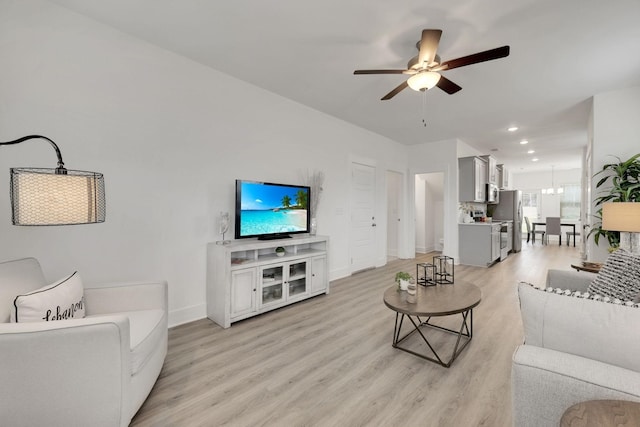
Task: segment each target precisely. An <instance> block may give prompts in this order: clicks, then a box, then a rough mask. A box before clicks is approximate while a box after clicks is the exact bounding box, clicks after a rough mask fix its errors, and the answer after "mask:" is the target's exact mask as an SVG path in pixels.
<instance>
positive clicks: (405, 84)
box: [380, 81, 409, 101]
mask: <svg viewBox="0 0 640 427" xmlns="http://www.w3.org/2000/svg"><path fill="white" fill-rule="evenodd" d="M408 86H409V83H407V82H406V81H404V82H402V83H401V84H400V85H399V86H398V87H396V88H395V89H394V90H392V91H391V92H389V93H388V94H386V95H385V96H383V97H382V98H381V99H380V101H387V100H389V99H391V98H393V97H394V96H396V95H397V94H399V93H400V92H401V91H402V90H404V89H406V88H407V87H408Z"/></svg>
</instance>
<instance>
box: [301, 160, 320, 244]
mask: <svg viewBox="0 0 640 427" xmlns="http://www.w3.org/2000/svg"><path fill="white" fill-rule="evenodd" d="M304 183H305V185H306V186H307V187H309V188H310V189H311V195H310V197H311V201H310V202H311V203H310V205H309V207H310V209H311V212H310V214H311V229H310V234H311V235H312V236H315V235H316V233H317V232H318V204H319V203H320V196H321V195H322V184H323V183H324V172H322V171H318V170H315V171H313V173H309V171H307V175H306V176H305V177H304Z"/></svg>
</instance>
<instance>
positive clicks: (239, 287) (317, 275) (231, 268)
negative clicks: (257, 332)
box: [207, 235, 329, 328]
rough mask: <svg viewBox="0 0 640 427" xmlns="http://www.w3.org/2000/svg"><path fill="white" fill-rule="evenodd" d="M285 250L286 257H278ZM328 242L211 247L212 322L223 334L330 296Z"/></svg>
mask: <svg viewBox="0 0 640 427" xmlns="http://www.w3.org/2000/svg"><path fill="white" fill-rule="evenodd" d="M280 246H281V247H283V248H284V249H285V254H284V255H283V256H277V255H276V252H275V250H276V248H277V247H280ZM328 252H329V237H327V236H306V235H305V236H301V237H292V238H290V239H279V240H255V239H251V240H234V241H232V242H231V243H229V244H227V245H218V244H216V243H209V244H208V245H207V317H208V318H209V319H211V320H213V321H214V322H216V323H217V324H218V325H220V326H222V327H223V328H228V327H229V326H231V323H233V322H236V321H238V320H242V319H246V318H248V317H252V316H255V315H258V314H261V313H264V312H267V311H269V310H273V309H276V308H280V307H283V306H286V305H289V304H292V303H295V302H298V301H302V300H304V299H307V298H310V297H313V296H316V295H320V294H323V293H324V294H328V293H329V274H328V267H327V266H328V262H327V255H328Z"/></svg>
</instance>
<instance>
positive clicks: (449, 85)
mask: <svg viewBox="0 0 640 427" xmlns="http://www.w3.org/2000/svg"><path fill="white" fill-rule="evenodd" d="M436 86H438V87H439V88H440V89H442V90H443V91H445V92H447V93H448V94H449V95H453V94H454V93H456V92H458V91H459V90H462V88H461V87H460V86H458V85H457V84H455V83H454V82H452V81H451V80H449V79H448V78H446V77H445V76H443V75H440V80H438V83H437V84H436Z"/></svg>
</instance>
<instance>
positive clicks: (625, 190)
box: [588, 153, 640, 248]
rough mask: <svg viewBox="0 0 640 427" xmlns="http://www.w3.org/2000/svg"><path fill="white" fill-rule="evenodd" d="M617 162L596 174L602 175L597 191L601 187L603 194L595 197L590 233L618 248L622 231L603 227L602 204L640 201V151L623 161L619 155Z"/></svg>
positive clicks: (594, 237) (595, 240)
mask: <svg viewBox="0 0 640 427" xmlns="http://www.w3.org/2000/svg"><path fill="white" fill-rule="evenodd" d="M616 159H618V162H617V163H608V164H606V165H604V166H603V167H602V170H601V171H599V172H598V173H596V174H595V175H594V178H595V177H597V176H598V175H602V177H601V178H600V180H599V181H598V182H597V184H596V191H597V190H598V189H599V188H600V187H603V186H604V188H602V189H601V193H602V195H600V196H598V197H597V198H595V199H594V206H595V208H596V212H595V215H594V217H595V218H596V222H595V223H594V224H593V226H592V228H591V231H589V235H588V236H591V235H593V241H594V242H595V243H596V245H597V244H599V241H600V238H601V237H604V238H606V239H607V241H608V242H609V247H611V248H617V247H618V246H619V245H620V233H619V232H617V231H609V230H603V229H602V205H603V204H605V203H607V202H640V153H638V154H636V155H635V156H632V157H631V158H629V159H628V160H625V161H622V160H621V159H620V158H619V157H616Z"/></svg>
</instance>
